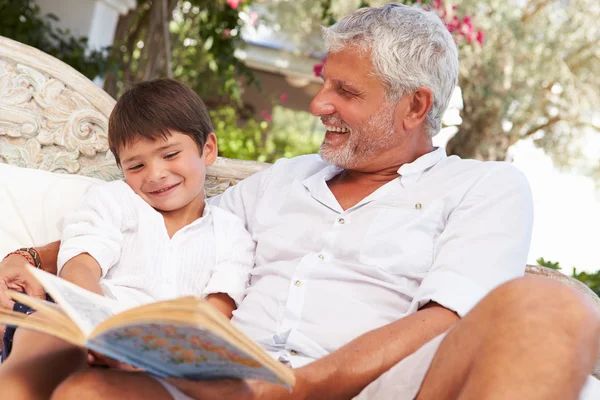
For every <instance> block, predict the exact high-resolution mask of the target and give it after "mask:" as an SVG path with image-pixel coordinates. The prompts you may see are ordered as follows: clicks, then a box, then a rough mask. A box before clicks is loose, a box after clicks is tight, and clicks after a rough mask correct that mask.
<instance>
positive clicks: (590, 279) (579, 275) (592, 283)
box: [536, 257, 600, 296]
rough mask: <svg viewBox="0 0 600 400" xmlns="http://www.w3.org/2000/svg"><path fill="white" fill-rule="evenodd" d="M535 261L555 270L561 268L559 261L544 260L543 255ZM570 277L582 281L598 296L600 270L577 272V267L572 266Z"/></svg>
mask: <svg viewBox="0 0 600 400" xmlns="http://www.w3.org/2000/svg"><path fill="white" fill-rule="evenodd" d="M536 262H537V263H538V265H541V266H542V267H546V268H552V269H555V270H557V271H558V270H560V269H561V266H560V263H559V262H552V261H549V260H545V259H544V257H541V258H538V259H537V260H536ZM571 277H572V278H575V279H577V280H578V281H580V282H583V283H584V284H585V285H587V286H588V287H589V288H590V289H592V290H593V291H594V293H596V294H597V295H598V296H600V271H598V272H596V273H587V272H577V268H573V273H572V274H571Z"/></svg>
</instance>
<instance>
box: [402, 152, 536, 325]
mask: <svg viewBox="0 0 600 400" xmlns="http://www.w3.org/2000/svg"><path fill="white" fill-rule="evenodd" d="M497 165H498V167H495V168H492V169H491V170H490V171H489V172H488V173H487V174H486V175H485V176H483V177H482V178H481V179H480V180H479V182H477V183H476V184H475V185H474V186H473V187H472V188H471V189H470V190H469V191H468V192H467V193H466V194H465V196H464V198H463V200H462V201H461V202H460V204H459V205H458V206H457V207H456V209H454V210H453V211H452V212H451V214H450V216H449V219H448V221H447V224H446V226H445V228H444V230H443V231H442V233H441V234H440V237H439V239H438V241H437V242H436V245H435V248H434V261H433V265H432V268H431V270H430V272H429V273H428V275H427V276H426V277H425V278H424V279H423V281H422V283H421V286H420V288H419V290H418V292H417V295H416V296H415V298H414V300H413V307H414V309H418V308H420V307H422V306H423V305H425V304H426V303H428V302H429V301H434V302H436V303H438V304H440V305H442V306H443V307H445V308H448V309H450V310H452V311H454V312H456V313H457V314H458V315H460V316H461V317H463V316H464V315H465V314H467V313H468V312H469V310H471V309H472V308H473V307H474V306H475V304H477V303H478V302H479V301H480V300H481V299H482V298H483V297H485V296H486V295H487V294H488V293H489V292H490V291H491V290H492V289H494V288H495V287H496V286H498V285H500V284H502V283H504V282H506V281H508V280H511V279H514V278H517V277H520V276H523V275H524V272H525V264H526V260H527V254H528V251H529V245H530V242H531V230H532V225H533V201H532V197H531V191H530V188H529V184H528V182H527V180H526V178H525V177H524V175H523V174H522V173H521V172H520V171H518V170H517V169H516V168H515V167H513V166H511V165H509V164H497Z"/></svg>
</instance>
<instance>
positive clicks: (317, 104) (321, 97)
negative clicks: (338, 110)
mask: <svg viewBox="0 0 600 400" xmlns="http://www.w3.org/2000/svg"><path fill="white" fill-rule="evenodd" d="M310 113H311V114H312V115H314V116H315V117H320V116H322V115H331V114H333V113H335V106H334V105H333V104H332V102H331V99H330V98H329V95H328V92H327V89H326V88H325V85H323V87H321V90H319V92H318V93H317V94H316V96H315V97H314V98H313V99H312V101H311V102H310Z"/></svg>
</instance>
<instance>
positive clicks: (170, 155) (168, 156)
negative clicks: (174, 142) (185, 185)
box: [165, 151, 180, 160]
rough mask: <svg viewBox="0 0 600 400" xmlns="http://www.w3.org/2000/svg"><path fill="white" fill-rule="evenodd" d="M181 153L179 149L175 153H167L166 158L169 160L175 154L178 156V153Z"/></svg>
mask: <svg viewBox="0 0 600 400" xmlns="http://www.w3.org/2000/svg"><path fill="white" fill-rule="evenodd" d="M179 153H180V152H179V151H176V152H174V153H169V154H167V155H166V156H165V159H167V160H168V159H169V158H173V157H175V156H176V155H177V154H179Z"/></svg>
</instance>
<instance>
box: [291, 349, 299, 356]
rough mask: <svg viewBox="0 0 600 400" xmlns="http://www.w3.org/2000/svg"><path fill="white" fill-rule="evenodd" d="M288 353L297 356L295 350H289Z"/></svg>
mask: <svg viewBox="0 0 600 400" xmlns="http://www.w3.org/2000/svg"><path fill="white" fill-rule="evenodd" d="M290 354H291V355H293V356H297V355H298V352H297V351H296V350H290Z"/></svg>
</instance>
